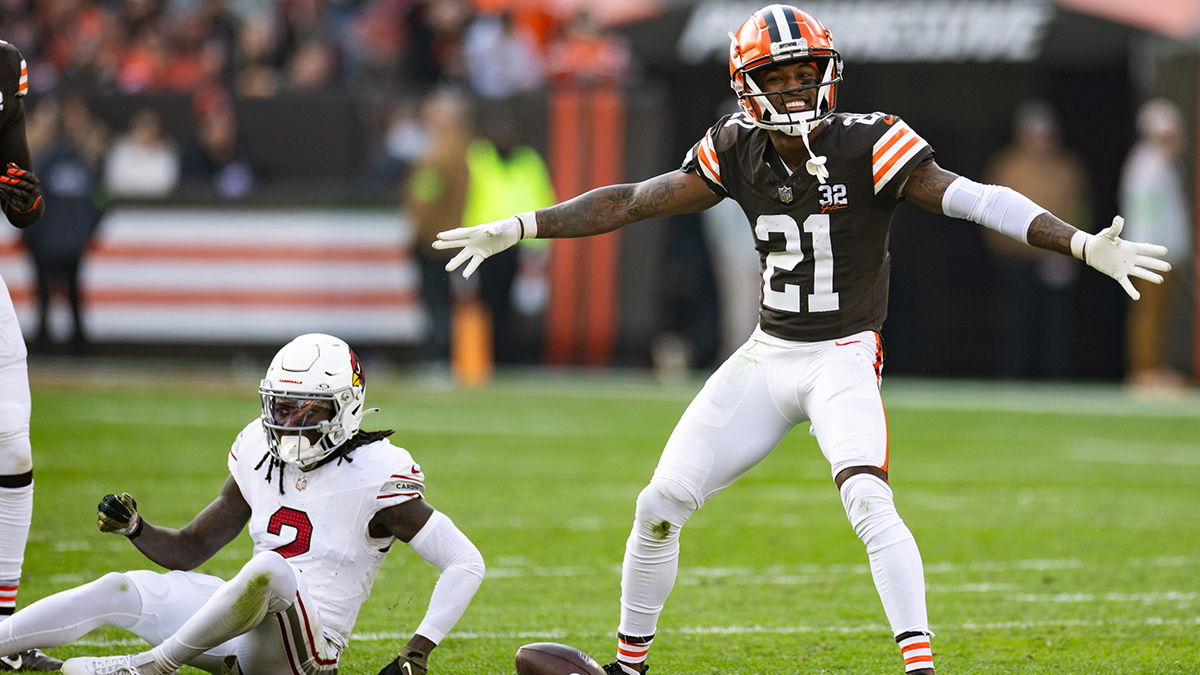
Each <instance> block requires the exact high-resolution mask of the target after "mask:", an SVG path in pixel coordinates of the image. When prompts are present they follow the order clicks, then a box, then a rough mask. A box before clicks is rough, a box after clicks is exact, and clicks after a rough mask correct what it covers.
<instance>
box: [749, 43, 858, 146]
mask: <svg viewBox="0 0 1200 675" xmlns="http://www.w3.org/2000/svg"><path fill="white" fill-rule="evenodd" d="M794 62H810V64H812V65H814V66H815V67H816V70H817V78H818V79H817V82H816V83H814V84H805V85H802V86H794V88H791V89H782V90H779V91H764V90H763V88H762V86H761V85H760V84H758V76H761V74H762V72H763V71H766V70H767V68H769V67H772V66H778V65H784V64H794ZM742 79H743V80H744V83H745V84H744V86H743V88H742V89H743V90H742V91H739V92H738V101H739V102H740V103H742V107H743V108H744V109H746V112H748V113H749V114H750V118H751V119H752V120H754V121H755V124H756V125H757V126H760V127H763V129H770V130H775V131H781V132H784V133H786V135H788V136H803V135H805V133H808V132H809V131H811V130H812V127H814V126H816V124H817V123H818V121H821V120H823V119H824V118H827V117H829V114H830V113H833V110H834V109H835V108H836V106H838V89H836V83H839V82H841V64H840V61H839V59H838V58H836V56H828V58H822V59H797V60H793V61H775V62H773V64H768V65H764V66H760V67H757V68H755V70H752V71H748V72H745V73H744V77H743V78H742ZM811 89H816V90H817V96H816V104H815V106H814V107H812V108H810V109H806V110H797V112H788V110H787V109H786V108H785V109H784V110H780V109H778V108H776V107H775V104H774V103H773V102H772V101H770V98H772V97H773V96H784V95H787V94H798V92H800V91H809V90H811ZM734 90H737V86H734Z"/></svg>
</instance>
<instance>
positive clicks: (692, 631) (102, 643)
mask: <svg viewBox="0 0 1200 675" xmlns="http://www.w3.org/2000/svg"><path fill="white" fill-rule="evenodd" d="M1104 626H1112V627H1146V626H1200V616H1194V617H1189V618H1182V619H1168V618H1163V617H1148V618H1145V619H1136V620H1128V619H1108V620H1103V619H1096V620H1082V619H1060V620H1048V621H993V622H975V621H968V622H966V623H962V624H958V625H952V626H934V628H936V629H937V630H938V631H941V632H943V634H945V633H950V632H954V631H973V630H1037V629H1040V628H1100V627H1104ZM887 632H888V627H887V626H886V625H885V624H883V623H872V624H859V625H854V626H807V625H795V626H692V627H686V628H665V629H662V630H660V631H659V634H660V635H663V634H667V635H670V634H676V635H795V634H809V633H813V634H821V633H837V634H846V633H850V634H856V633H887ZM611 635H612V631H588V632H576V631H570V630H566V629H564V628H551V629H549V630H541V631H536V630H535V631H513V632H486V633H474V632H456V633H452V634H451V635H450V637H451V638H453V639H457V640H562V639H566V638H575V639H578V638H597V637H610V636H611ZM410 637H412V635H411V634H409V633H397V632H375V633H355V634H354V636H353V637H352V638H351V641H352V642H354V641H358V642H396V641H404V640H407V639H408V638H410ZM71 644H72V645H76V646H82V647H142V646H144V645H145V643H144V642H142V641H141V640H137V639H121V640H86V639H85V640H76V641H75V642H73V643H71Z"/></svg>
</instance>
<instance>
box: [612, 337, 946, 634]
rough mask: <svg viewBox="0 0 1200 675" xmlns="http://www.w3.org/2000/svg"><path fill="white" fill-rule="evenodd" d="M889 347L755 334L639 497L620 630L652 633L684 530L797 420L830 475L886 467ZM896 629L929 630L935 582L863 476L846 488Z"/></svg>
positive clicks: (712, 383)
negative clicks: (885, 360)
mask: <svg viewBox="0 0 1200 675" xmlns="http://www.w3.org/2000/svg"><path fill="white" fill-rule="evenodd" d="M881 368H882V346H881V343H880V339H879V336H878V335H877V334H876V333H874V332H872V331H864V332H862V333H857V334H855V335H851V336H848V337H845V338H841V339H838V340H829V341H826V342H807V343H805V342H792V341H788V340H783V339H780V338H776V337H774V336H771V335H767V334H766V333H764V332H763V331H762V330H761V329H758V330H755V332H754V334H753V335H752V336H751V338H750V340H749V341H748V342H746V344H745V345H743V346H742V347H741V348H740V349H738V350H737V351H736V352H734V354H733V356H731V357H730V358H729V360H727V361H726V362H725V363H724V364H723V365H722V366H721V367H720V368H719V369H718V370H717V372H715V373H714V374H713V375H712V377H710V378H709V379H708V382H706V383H705V385H704V388H703V389H702V390H701V391H700V393H699V394H697V396H696V398H695V399H694V400H693V401H692V403H691V405H689V406H688V408H687V410H686V411H685V412H684V413H683V417H682V419H680V420H679V423H678V424H677V425H676V427H675V430H674V431H673V432H672V433H671V437H670V439H669V440H668V441H667V445H666V447H665V448H664V449H663V454H662V458H661V459H660V460H659V463H658V468H657V469H655V471H654V477H653V478H652V479H651V480H650V484H649V485H648V486H647V487H646V488H645V489H644V490H642V493H641V494H640V495H639V496H638V499H637V510H636V516H635V520H634V524H633V531H632V532H631V533H630V535H629V539H628V541H627V542H626V545H625V561H624V565H623V567H622V574H621V623H620V626H619V628H618V631H619V632H620V633H621V634H622V635H628V636H641V637H648V636H651V635H653V634H654V632H655V630H656V629H657V624H658V616H659V614H660V613H661V612H662V609H663V605H664V603H665V602H666V599H667V596H668V595H669V594H670V592H671V588H672V586H674V584H675V575H676V571H677V569H678V564H679V530H680V528H682V527H683V525H684V523H686V522H687V520H688V518H689V517H691V515H692V513H694V512H695V511H696V510H697V509H699V508H700V507H701V506H703V505H704V504H705V502H707V501H708V500H709V499H712V498H713V497H714V496H716V495H717V494H718V493H719V492H721V491H722V490H724V489H725V488H726V487H729V486H730V485H732V484H733V483H734V482H735V481H737V479H739V478H741V477H742V476H743V475H745V473H746V472H747V471H749V470H750V469H751V468H753V467H754V466H755V465H756V464H758V463H759V462H761V461H762V460H763V459H765V458H766V457H767V455H769V454H770V453H771V451H772V450H774V449H775V446H777V445H778V444H779V442H780V441H781V440H783V437H784V436H785V435H787V433H788V431H789V430H791V428H792V427H793V426H795V425H796V424H799V423H801V422H804V421H806V420H808V421H811V422H812V426H811V429H810V433H812V434H813V435H814V436H816V438H817V443H818V444H819V445H820V447H821V452H822V453H823V454H824V455H825V458H826V459H827V460H829V464H830V468H831V473H832V475H833V476H836V475H837V474H838V473H839V472H840V471H842V470H843V469H847V468H850V467H858V466H867V467H878V468H881V469H883V470H885V471H886V470H887V462H888V450H887V421H886V419H885V416H884V410H883V401H882V399H881V398H880V396H879V374H880V369H881ZM841 492H842V496H843V504H844V505H845V507H846V509H847V515H848V517H849V518H850V521H851V524H852V525H853V527H854V529H855V533H856V534H858V535H859V537H860V538H861V539H862V540H863V541H864V543H865V544H866V546H867V554H868V558H869V560H870V564H871V572H872V575H873V576H874V579H875V584H876V588H877V589H878V590H879V594H880V597H881V599H882V600H883V606H884V610H885V613H886V614H887V617H888V620H889V622H890V623H891V627H892V630H893V632H894V633H895V634H897V635H899V634H901V633H904V632H907V631H927V630H928V626H927V619H926V613H925V582H924V575H923V573H922V567H921V558H920V554H919V553H918V551H917V546H916V542H915V541H914V540H913V537H912V534H911V533H910V532H909V531H908V528H907V527H906V526H905V525H904V522H903V521H902V520H900V517H899V515H897V514H896V509H895V506H894V504H893V503H892V493H891V489H890V488H889V487H888V486H887V484H885V483H884V482H883V481H882V480H880V479H879V478H876V477H875V476H872V475H868V474H857V475H854V476H852V477H851V478H850V479H849V480H847V481H845V482H844V483H843V485H842V488H841Z"/></svg>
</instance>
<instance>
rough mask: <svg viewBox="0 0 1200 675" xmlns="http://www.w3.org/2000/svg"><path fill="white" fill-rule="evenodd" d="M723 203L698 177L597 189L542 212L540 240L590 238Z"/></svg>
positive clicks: (680, 175)
mask: <svg viewBox="0 0 1200 675" xmlns="http://www.w3.org/2000/svg"><path fill="white" fill-rule="evenodd" d="M719 201H721V198H720V197H718V196H717V195H715V194H713V192H712V190H710V189H708V186H707V185H706V184H705V183H704V181H703V180H701V178H700V177H699V176H697V175H696V174H695V173H692V172H688V173H684V172H682V171H672V172H670V173H664V174H662V175H661V176H655V177H654V178H651V179H649V180H646V181H643V182H641V183H630V184H625V185H609V186H607V187H602V188H596V189H595V190H592V191H591V192H588V193H585V194H582V195H580V196H578V197H576V198H574V199H571V200H569V201H566V202H563V203H561V204H557V205H555V206H551V207H549V208H546V209H541V210H539V211H537V212H536V214H537V236H538V237H539V238H540V237H587V236H589V235H593V234H601V233H604V232H611V231H613V230H615V229H617V228H619V227H622V226H624V225H628V224H629V223H635V222H637V221H639V220H645V219H647V218H663V217H666V216H673V215H676V214H680V213H695V212H697V211H703V210H704V209H707V208H709V207H711V206H714V205H716V204H717V202H719Z"/></svg>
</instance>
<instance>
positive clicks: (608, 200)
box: [433, 171, 721, 277]
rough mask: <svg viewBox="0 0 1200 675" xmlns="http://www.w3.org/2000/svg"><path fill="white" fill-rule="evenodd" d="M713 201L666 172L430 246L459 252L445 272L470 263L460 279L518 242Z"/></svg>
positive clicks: (608, 227)
mask: <svg viewBox="0 0 1200 675" xmlns="http://www.w3.org/2000/svg"><path fill="white" fill-rule="evenodd" d="M719 201H721V198H720V197H718V196H717V195H715V194H713V192H712V190H710V189H709V188H708V185H706V184H705V182H704V180H703V179H701V178H700V176H698V175H696V174H695V173H693V172H687V173H685V172H683V171H672V172H670V173H664V174H662V175H661V176H655V177H654V178H651V179H649V180H645V181H642V182H641V183H628V184H624V185H609V186H606V187H602V188H596V189H595V190H592V191H590V192H587V193H584V194H582V195H580V196H578V197H576V198H574V199H571V200H568V201H565V202H563V203H561V204H556V205H554V206H551V207H549V208H545V209H541V210H538V211H530V212H528V213H522V214H519V215H516V216H513V217H512V218H506V219H504V220H498V221H496V222H494V223H488V224H486V225H480V226H477V227H459V228H456V229H453V230H448V231H446V232H440V233H438V241H435V242H434V243H433V247H434V248H438V249H448V248H462V251H460V252H459V254H458V255H456V256H455V257H454V259H453V260H451V261H450V263H449V264H447V265H446V270H447V271H452V270H455V269H458V266H459V265H461V264H463V263H464V262H466V261H467V260H470V261H471V262H470V263H468V264H467V267H466V269H464V270H463V276H464V277H469V276H471V274H472V273H474V272H475V269H476V268H477V267H479V264H480V263H482V262H483V261H484V259H486V258H487V257H488V256H490V255H493V254H495V253H499V252H500V251H503V250H504V249H506V248H508V247H510V246H512V245H513V244H516V243H517V242H518V241H520V240H521V239H530V238H533V237H541V238H548V237H556V238H562V237H587V236H591V235H593V234H603V233H605V232H612V231H613V230H615V229H617V228H619V227H623V226H625V225H628V224H629V223H635V222H637V221H639V220H646V219H647V218H663V217H666V216H673V215H676V214H680V213H695V212H696V211H703V210H704V209H707V208H709V207H711V206H714V205H715V204H716V203H717V202H719Z"/></svg>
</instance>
